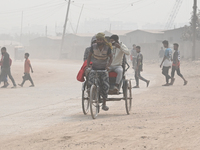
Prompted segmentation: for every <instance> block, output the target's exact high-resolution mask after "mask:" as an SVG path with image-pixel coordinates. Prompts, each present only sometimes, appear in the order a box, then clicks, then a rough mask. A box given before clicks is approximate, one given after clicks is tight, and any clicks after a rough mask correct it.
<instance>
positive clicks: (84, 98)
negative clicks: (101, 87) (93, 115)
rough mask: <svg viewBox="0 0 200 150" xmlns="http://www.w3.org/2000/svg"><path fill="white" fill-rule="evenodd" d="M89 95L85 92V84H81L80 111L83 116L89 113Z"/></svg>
mask: <svg viewBox="0 0 200 150" xmlns="http://www.w3.org/2000/svg"><path fill="white" fill-rule="evenodd" d="M89 105H90V103H89V93H88V91H87V86H86V82H84V83H83V89H82V110H83V113H84V115H87V113H88V112H89Z"/></svg>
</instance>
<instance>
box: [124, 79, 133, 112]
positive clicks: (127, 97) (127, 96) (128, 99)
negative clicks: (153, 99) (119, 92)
mask: <svg viewBox="0 0 200 150" xmlns="http://www.w3.org/2000/svg"><path fill="white" fill-rule="evenodd" d="M125 82H126V83H125V90H124V92H125V93H124V98H125V107H126V113H127V115H129V114H130V111H131V106H132V88H131V81H130V80H129V81H128V80H126V81H125Z"/></svg>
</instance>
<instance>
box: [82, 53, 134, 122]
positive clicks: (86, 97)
mask: <svg viewBox="0 0 200 150" xmlns="http://www.w3.org/2000/svg"><path fill="white" fill-rule="evenodd" d="M122 68H123V77H122V80H121V82H120V87H121V88H120V91H121V92H113V88H114V85H115V81H116V77H117V73H115V72H109V84H110V90H109V93H108V98H107V100H106V101H121V100H124V101H125V109H126V113H127V115H129V114H130V111H131V105H132V87H131V80H130V79H126V75H125V74H126V72H127V70H128V69H129V68H130V66H129V64H128V63H127V61H126V57H125V56H124V58H123V64H122ZM97 72H98V70H96V75H95V79H94V80H95V82H94V84H93V85H92V86H91V87H90V89H88V88H87V82H88V77H86V80H85V82H84V83H83V86H82V110H83V113H84V114H85V115H86V114H87V113H88V112H89V110H90V113H91V116H92V118H93V119H95V118H96V117H97V116H98V114H99V112H100V107H101V105H102V97H101V85H100V82H99V79H98V74H97ZM111 95H122V96H121V97H118V98H113V97H110V96H111Z"/></svg>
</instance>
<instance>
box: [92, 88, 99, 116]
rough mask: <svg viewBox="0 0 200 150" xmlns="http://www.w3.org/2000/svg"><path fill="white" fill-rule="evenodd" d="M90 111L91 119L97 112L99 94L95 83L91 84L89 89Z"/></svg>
mask: <svg viewBox="0 0 200 150" xmlns="http://www.w3.org/2000/svg"><path fill="white" fill-rule="evenodd" d="M90 113H91V116H92V118H93V119H95V118H96V117H97V116H98V113H99V94H98V91H97V87H96V86H95V85H92V86H91V89H90Z"/></svg>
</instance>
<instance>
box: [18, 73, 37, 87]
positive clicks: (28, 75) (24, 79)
mask: <svg viewBox="0 0 200 150" xmlns="http://www.w3.org/2000/svg"><path fill="white" fill-rule="evenodd" d="M22 78H23V81H22V84H21V85H24V83H25V81H26V80H29V81H30V82H31V84H32V85H34V83H33V80H32V78H31V75H30V73H24V76H23V77H22Z"/></svg>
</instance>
